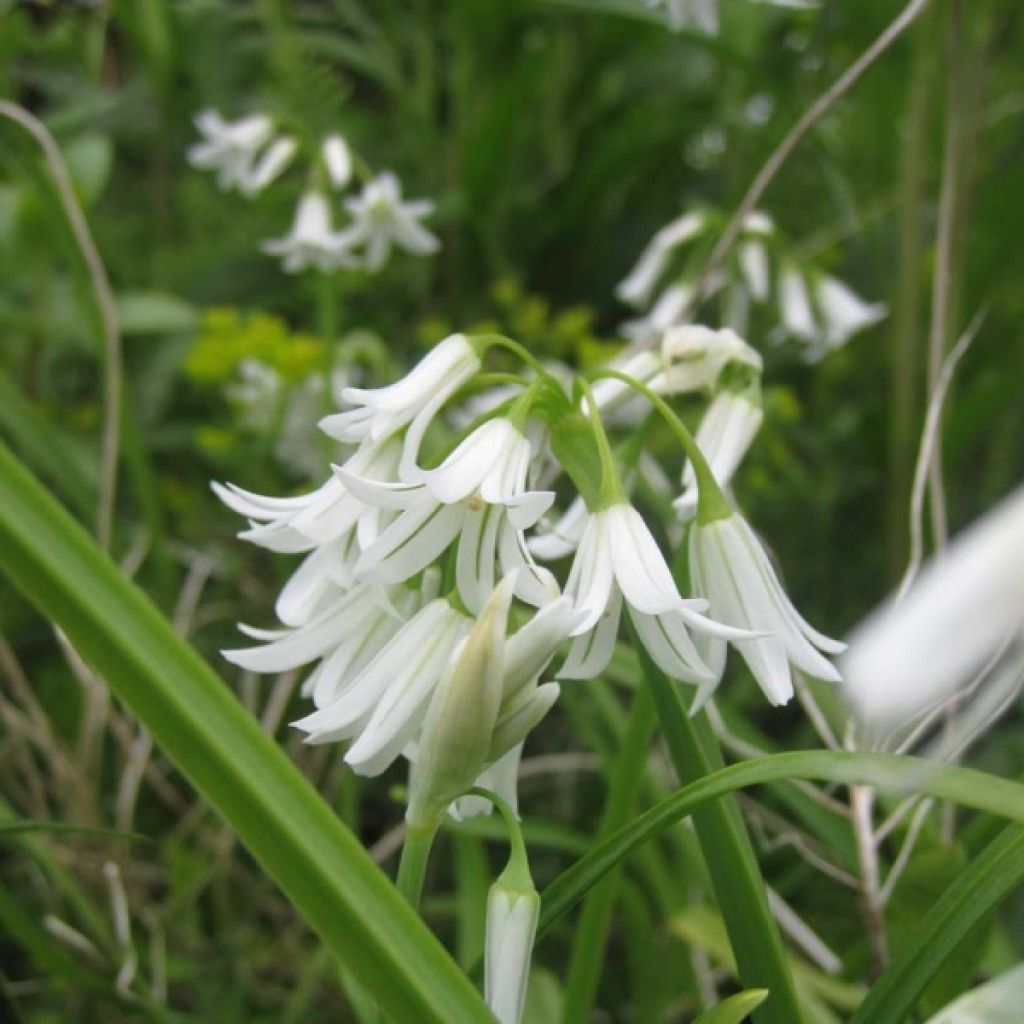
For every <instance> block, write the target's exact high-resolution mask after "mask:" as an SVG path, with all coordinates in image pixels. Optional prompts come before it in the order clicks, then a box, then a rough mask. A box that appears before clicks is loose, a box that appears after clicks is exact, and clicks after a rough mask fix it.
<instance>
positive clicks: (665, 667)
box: [558, 503, 746, 693]
mask: <svg viewBox="0 0 1024 1024" xmlns="http://www.w3.org/2000/svg"><path fill="white" fill-rule="evenodd" d="M565 593H566V595H567V596H569V597H571V598H572V599H573V600H574V602H575V608H576V610H577V612H579V614H580V621H579V622H578V623H577V624H576V626H575V628H574V629H573V633H572V635H573V636H575V637H576V640H575V641H574V642H573V646H572V648H571V650H570V651H569V656H568V658H567V659H566V662H565V664H564V665H563V666H562V668H561V670H560V672H559V673H558V675H559V678H562V679H589V678H593V677H594V676H596V675H598V674H599V673H601V672H602V671H603V670H604V668H605V667H606V666H607V664H608V661H609V660H610V658H611V656H612V651H613V650H614V647H615V638H616V636H617V635H618V630H619V620H620V617H621V614H622V604H623V598H625V602H626V604H627V605H628V607H629V612H630V616H631V618H632V620H633V624H634V626H635V627H636V630H637V633H638V634H639V636H640V640H641V642H642V643H643V644H644V646H645V647H646V648H647V650H648V652H649V653H650V655H651V658H652V659H653V660H654V662H655V664H657V665H658V667H659V668H660V669H661V670H662V671H663V672H665V673H666V675H669V676H671V677H672V678H673V679H678V680H680V681H681V682H686V683H695V684H697V685H698V686H700V687H701V693H703V691H704V690H705V689H706V688H708V687H713V686H714V684H715V683H717V681H718V678H717V676H716V674H715V673H714V672H713V671H712V669H711V668H710V667H709V666H708V665H707V664H705V662H704V659H702V658H701V656H700V654H699V653H698V651H697V648H696V647H695V645H694V642H693V640H692V639H691V638H690V634H689V628H694V629H697V630H700V631H704V632H710V633H714V634H716V635H718V636H729V637H731V636H740V635H743V636H745V635H746V634H745V633H739V632H737V631H735V630H732V629H729V628H728V627H726V626H721V625H719V624H718V623H717V622H713V621H712V620H710V619H708V618H705V617H704V616H703V615H701V614H700V612H701V611H703V610H704V609H705V608H706V607H707V604H706V602H705V601H703V600H699V599H698V600H687V599H684V598H683V597H682V596H681V595H680V593H679V589H678V588H677V587H676V584H675V580H673V578H672V573H671V571H670V570H669V567H668V565H667V563H666V562H665V559H664V556H663V555H662V553H661V551H660V549H659V548H658V545H657V542H656V541H655V539H654V537H653V536H652V535H651V531H650V530H649V529H648V528H647V525H646V523H644V521H643V518H642V516H641V515H640V513H639V512H637V511H636V509H634V508H633V507H632V506H631V505H628V504H626V503H621V504H616V505H612V506H611V507H609V508H606V509H604V510H603V511H600V512H597V513H593V514H591V515H590V516H589V518H588V521H587V525H586V527H585V529H584V531H583V537H582V539H581V540H580V544H579V549H578V550H577V552H576V558H575V560H574V561H573V564H572V569H571V570H570V572H569V579H568V582H567V583H566V587H565Z"/></svg>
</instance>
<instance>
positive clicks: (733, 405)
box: [674, 391, 764, 519]
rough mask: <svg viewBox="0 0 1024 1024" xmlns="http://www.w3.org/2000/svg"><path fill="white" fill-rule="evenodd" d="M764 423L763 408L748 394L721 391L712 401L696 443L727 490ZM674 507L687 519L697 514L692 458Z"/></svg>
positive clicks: (698, 429)
mask: <svg viewBox="0 0 1024 1024" xmlns="http://www.w3.org/2000/svg"><path fill="white" fill-rule="evenodd" d="M763 420H764V412H763V411H762V410H761V407H760V406H759V405H757V404H756V403H755V402H753V401H751V400H750V398H748V397H747V396H746V395H743V394H737V393H736V392H734V391H720V392H719V393H718V394H717V395H715V397H714V399H712V402H711V404H710V405H709V406H708V408H707V411H706V412H705V413H704V418H703V419H702V420H701V421H700V426H699V427H698V428H697V436H696V441H697V445H698V447H699V448H700V450H701V451H702V452H703V453H704V457H705V458H706V459H707V461H708V464H709V465H710V466H711V472H712V473H714V475H715V479H716V480H717V481H718V483H719V484H720V485H721V486H722V487H728V485H729V481H730V480H732V476H733V473H735V472H736V469H737V468H738V466H739V464H740V462H742V461H743V456H744V455H746V454H747V451H748V449H749V448H750V445H751V444H752V443H753V440H754V438H755V437H756V436H757V432H758V430H760V429H761V423H762V421H763ZM674 504H675V507H676V508H677V509H678V510H679V513H680V515H682V517H683V518H684V519H692V518H693V517H694V516H695V515H696V514H697V477H696V474H695V473H694V471H693V463H691V462H690V460H689V459H687V461H686V465H685V467H684V469H683V493H682V495H681V496H680V497H678V498H677V499H676V500H675V502H674Z"/></svg>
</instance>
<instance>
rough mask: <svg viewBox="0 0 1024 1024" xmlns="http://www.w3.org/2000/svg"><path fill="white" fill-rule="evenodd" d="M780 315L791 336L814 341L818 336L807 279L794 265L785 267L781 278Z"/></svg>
mask: <svg viewBox="0 0 1024 1024" xmlns="http://www.w3.org/2000/svg"><path fill="white" fill-rule="evenodd" d="M779 315H780V317H781V319H782V326H783V327H784V328H785V330H786V333H787V334H789V335H790V336H792V337H794V338H800V339H802V340H804V341H813V340H814V339H815V337H816V336H817V333H818V327H817V324H816V323H815V322H814V311H813V310H812V309H811V297H810V294H809V293H808V291H807V281H806V280H805V279H804V275H803V274H801V273H800V271H799V270H796V269H794V268H793V267H786V268H784V269H783V271H782V276H781V278H780V279H779Z"/></svg>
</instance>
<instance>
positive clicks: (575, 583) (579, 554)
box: [565, 516, 618, 636]
mask: <svg viewBox="0 0 1024 1024" xmlns="http://www.w3.org/2000/svg"><path fill="white" fill-rule="evenodd" d="M613 591H615V592H616V593H618V590H617V588H616V587H615V574H614V571H613V569H612V553H611V551H609V550H608V544H607V538H606V537H605V535H604V531H603V530H602V528H601V522H600V520H599V518H598V516H591V517H590V520H589V522H588V523H587V526H586V529H585V530H584V531H583V537H582V538H581V540H580V546H579V548H578V549H577V551H576V557H575V559H574V560H573V563H572V568H571V569H570V570H569V579H568V581H567V583H566V585H565V592H566V593H567V594H569V595H570V596H571V597H572V598H573V599H574V601H575V606H576V609H577V610H578V611H579V612H581V613H582V615H583V618H582V621H580V622H579V623H578V624H577V626H576V628H575V629H574V630H573V636H579V635H580V634H582V633H586V632H588V631H589V630H591V629H593V627H594V626H595V625H596V624H597V621H598V619H600V617H601V615H602V614H603V613H604V611H605V608H606V607H607V606H608V602H609V600H610V599H611V597H612V592H613Z"/></svg>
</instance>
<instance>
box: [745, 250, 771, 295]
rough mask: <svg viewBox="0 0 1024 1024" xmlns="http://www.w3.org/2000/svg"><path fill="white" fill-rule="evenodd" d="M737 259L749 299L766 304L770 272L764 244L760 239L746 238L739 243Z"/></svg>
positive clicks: (769, 288) (769, 287)
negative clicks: (748, 292)
mask: <svg viewBox="0 0 1024 1024" xmlns="http://www.w3.org/2000/svg"><path fill="white" fill-rule="evenodd" d="M737 259H738V260H739V265H740V271H741V272H742V274H743V280H744V281H745V282H746V285H747V288H748V289H749V291H750V295H751V297H752V298H754V299H756V300H757V301H758V302H767V301H768V295H769V292H770V290H771V271H770V269H769V267H768V252H767V250H766V249H765V246H764V242H763V241H762V240H761V239H760V238H748V239H746V240H745V241H743V242H741V243H740V247H739V253H738V256H737Z"/></svg>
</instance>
